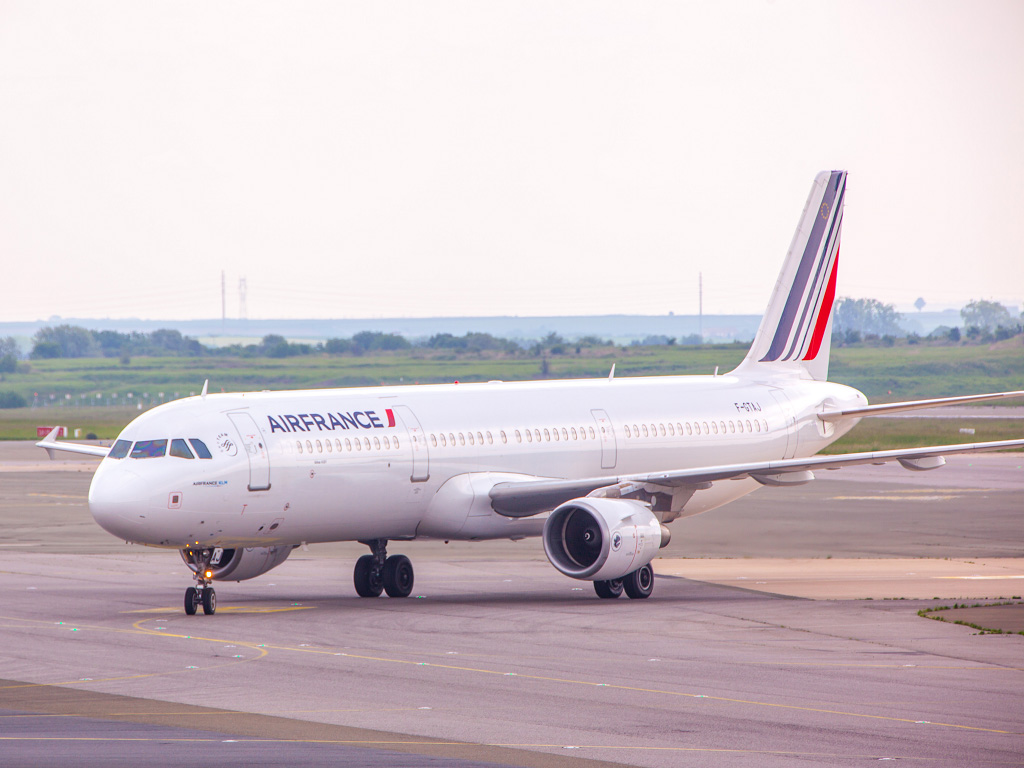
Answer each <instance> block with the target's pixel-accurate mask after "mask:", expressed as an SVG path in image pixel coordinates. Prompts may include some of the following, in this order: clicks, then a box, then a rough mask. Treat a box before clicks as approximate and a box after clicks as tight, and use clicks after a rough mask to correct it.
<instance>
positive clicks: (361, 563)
mask: <svg viewBox="0 0 1024 768" xmlns="http://www.w3.org/2000/svg"><path fill="white" fill-rule="evenodd" d="M376 565H377V562H376V558H375V557H374V556H373V555H363V556H362V557H360V558H359V559H358V560H356V568H355V571H354V572H353V574H352V580H353V582H355V585H356V593H357V594H358V595H359V596H360V597H380V593H381V592H383V591H384V581H383V579H382V578H381V572H380V570H379V569H378V568H377V567H376ZM410 590H411V586H410Z"/></svg>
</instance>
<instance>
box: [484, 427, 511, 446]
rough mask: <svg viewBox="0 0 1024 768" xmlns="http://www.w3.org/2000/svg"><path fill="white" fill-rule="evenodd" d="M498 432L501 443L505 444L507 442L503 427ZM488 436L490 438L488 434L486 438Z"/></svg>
mask: <svg viewBox="0 0 1024 768" xmlns="http://www.w3.org/2000/svg"><path fill="white" fill-rule="evenodd" d="M499 434H500V435H501V444H502V445H505V444H506V443H507V442H508V437H506V436H505V430H504V429H503V430H501V432H500V433H499ZM489 438H490V435H488V439H489Z"/></svg>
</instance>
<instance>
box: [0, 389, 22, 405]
mask: <svg viewBox="0 0 1024 768" xmlns="http://www.w3.org/2000/svg"><path fill="white" fill-rule="evenodd" d="M27 407H28V402H26V400H25V398H24V397H22V396H21V395H19V394H18V393H17V392H0V408H27Z"/></svg>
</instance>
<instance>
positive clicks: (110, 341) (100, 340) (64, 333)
mask: <svg viewBox="0 0 1024 768" xmlns="http://www.w3.org/2000/svg"><path fill="white" fill-rule="evenodd" d="M32 341H33V344H32V352H31V353H30V355H29V356H30V357H32V358H33V359H35V360H45V359H47V358H55V357H97V356H103V357H121V358H125V357H129V356H131V355H133V354H134V355H153V356H169V355H201V354H203V352H204V351H205V350H204V348H203V346H202V344H200V343H199V341H198V340H196V339H193V338H191V337H189V336H182V334H181V332H180V331H175V330H172V329H169V328H162V329H159V330H156V331H153V332H152V333H139V332H138V331H132V332H131V333H121V332H119V331H90V330H89V329H87V328H82V327H80V326H77V325H58V326H55V327H54V326H47V327H45V328H40V329H39V330H38V331H36V334H35V336H33V337H32Z"/></svg>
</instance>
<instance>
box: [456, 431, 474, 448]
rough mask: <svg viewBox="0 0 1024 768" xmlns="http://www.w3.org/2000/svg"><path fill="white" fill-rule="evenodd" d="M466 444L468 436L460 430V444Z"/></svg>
mask: <svg viewBox="0 0 1024 768" xmlns="http://www.w3.org/2000/svg"><path fill="white" fill-rule="evenodd" d="M472 437H473V436H472V435H470V438H472ZM465 444H466V436H465V435H463V434H462V433H461V432H459V445H465Z"/></svg>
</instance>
